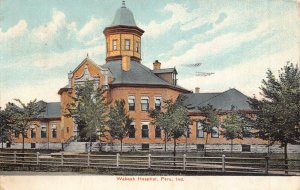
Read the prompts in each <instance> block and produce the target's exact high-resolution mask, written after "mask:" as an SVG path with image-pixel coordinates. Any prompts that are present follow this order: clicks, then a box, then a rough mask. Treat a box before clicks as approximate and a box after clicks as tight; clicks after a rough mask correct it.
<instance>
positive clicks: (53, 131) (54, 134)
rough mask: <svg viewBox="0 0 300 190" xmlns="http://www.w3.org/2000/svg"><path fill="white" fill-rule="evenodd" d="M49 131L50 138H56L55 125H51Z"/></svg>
mask: <svg viewBox="0 0 300 190" xmlns="http://www.w3.org/2000/svg"><path fill="white" fill-rule="evenodd" d="M51 131H52V138H56V137H57V129H56V124H52V126H51Z"/></svg>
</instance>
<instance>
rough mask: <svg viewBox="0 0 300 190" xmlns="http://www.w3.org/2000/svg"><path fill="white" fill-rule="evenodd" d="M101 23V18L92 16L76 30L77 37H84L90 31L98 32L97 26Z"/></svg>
mask: <svg viewBox="0 0 300 190" xmlns="http://www.w3.org/2000/svg"><path fill="white" fill-rule="evenodd" d="M101 24H102V19H97V18H95V17H92V18H91V19H90V20H89V21H88V22H87V23H86V24H85V25H84V26H83V27H82V28H81V29H80V31H79V32H78V37H79V38H84V37H86V36H87V35H91V33H94V32H95V31H97V33H99V32H98V30H99V26H100V25H101Z"/></svg>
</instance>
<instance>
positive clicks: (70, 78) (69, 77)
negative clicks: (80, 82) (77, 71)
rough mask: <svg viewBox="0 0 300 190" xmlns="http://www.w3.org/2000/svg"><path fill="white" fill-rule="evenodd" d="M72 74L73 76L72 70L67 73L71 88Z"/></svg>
mask: <svg viewBox="0 0 300 190" xmlns="http://www.w3.org/2000/svg"><path fill="white" fill-rule="evenodd" d="M72 76H73V73H72V71H70V72H69V73H68V79H69V88H71V86H72Z"/></svg>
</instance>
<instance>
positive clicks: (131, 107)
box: [128, 96, 135, 111]
mask: <svg viewBox="0 0 300 190" xmlns="http://www.w3.org/2000/svg"><path fill="white" fill-rule="evenodd" d="M128 106H129V107H128V109H129V111H134V110H135V97H134V96H128Z"/></svg>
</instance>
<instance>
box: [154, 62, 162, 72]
mask: <svg viewBox="0 0 300 190" xmlns="http://www.w3.org/2000/svg"><path fill="white" fill-rule="evenodd" d="M160 66H161V63H160V62H159V61H158V60H155V62H154V63H153V70H159V69H160Z"/></svg>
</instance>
